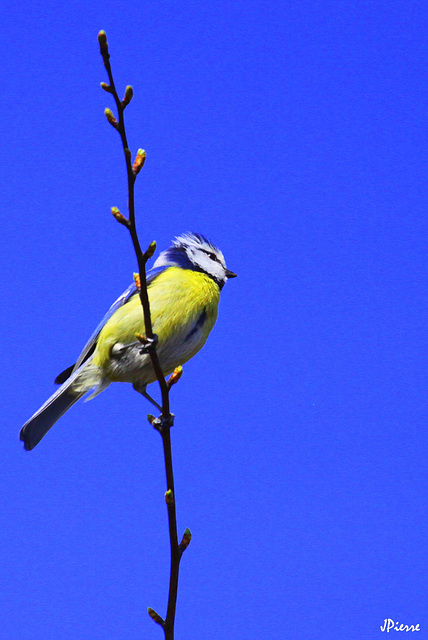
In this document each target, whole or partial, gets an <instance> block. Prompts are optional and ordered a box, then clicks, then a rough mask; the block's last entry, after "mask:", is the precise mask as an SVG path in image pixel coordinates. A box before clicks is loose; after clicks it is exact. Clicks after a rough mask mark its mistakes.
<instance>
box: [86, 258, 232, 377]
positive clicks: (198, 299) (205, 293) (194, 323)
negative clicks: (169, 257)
mask: <svg viewBox="0 0 428 640" xmlns="http://www.w3.org/2000/svg"><path fill="white" fill-rule="evenodd" d="M148 295H149V301H150V310H151V318H152V325H153V331H154V333H156V334H157V336H158V339H159V342H158V348H157V351H158V354H159V358H160V360H161V364H162V366H163V368H164V373H165V374H167V373H169V372H170V371H172V370H173V369H174V368H175V367H176V366H178V365H179V364H183V363H184V362H187V360H189V359H190V358H191V357H192V356H194V355H195V353H197V352H198V351H199V349H200V348H201V347H202V346H203V345H204V344H205V341H206V339H207V337H208V334H209V333H210V331H211V329H212V328H213V326H214V324H215V321H216V319H217V312H218V303H219V299H220V290H219V287H218V285H217V284H216V283H215V282H214V281H213V280H212V279H211V278H210V277H208V276H207V275H205V274H204V273H200V272H197V271H191V270H190V269H181V268H179V267H169V268H168V269H166V270H165V271H164V272H163V273H161V274H160V275H159V276H157V278H155V280H154V281H153V283H152V284H151V285H150V286H149V287H148ZM198 321H199V322H198ZM136 334H143V335H145V325H144V316H143V310H142V306H141V302H140V298H139V296H138V295H135V296H134V297H133V298H131V300H130V301H129V302H127V303H126V304H125V305H123V306H122V307H120V308H119V309H118V310H117V311H116V312H115V313H114V314H113V315H112V317H111V318H110V319H109V320H108V321H107V323H106V324H105V326H104V327H103V329H102V330H101V333H100V335H99V338H98V342H97V347H96V350H95V353H94V357H93V361H92V362H93V364H94V365H97V366H99V367H102V368H103V369H109V363H110V354H111V348H112V347H113V345H115V344H117V343H121V344H124V345H126V344H131V343H134V342H135V341H136V337H135V336H136ZM145 360H146V363H142V366H143V364H144V368H146V367H147V366H149V358H145ZM112 377H114V376H112Z"/></svg>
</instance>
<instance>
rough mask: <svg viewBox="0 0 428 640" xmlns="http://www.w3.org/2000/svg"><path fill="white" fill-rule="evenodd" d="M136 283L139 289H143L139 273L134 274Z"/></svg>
mask: <svg viewBox="0 0 428 640" xmlns="http://www.w3.org/2000/svg"><path fill="white" fill-rule="evenodd" d="M134 282H135V286H136V287H137V289H141V278H140V274H139V273H134Z"/></svg>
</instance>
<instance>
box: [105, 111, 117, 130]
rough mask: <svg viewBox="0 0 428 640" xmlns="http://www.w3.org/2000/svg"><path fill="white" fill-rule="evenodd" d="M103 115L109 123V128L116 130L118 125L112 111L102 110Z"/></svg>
mask: <svg viewBox="0 0 428 640" xmlns="http://www.w3.org/2000/svg"><path fill="white" fill-rule="evenodd" d="M104 115H105V117H106V118H107V120H108V121H109V122H110V124H111V126H112V127H114V128H115V129H117V128H118V126H119V125H118V122H117V120H116V118H115V117H114V115H113V111H112V110H111V109H108V108H107V109H104Z"/></svg>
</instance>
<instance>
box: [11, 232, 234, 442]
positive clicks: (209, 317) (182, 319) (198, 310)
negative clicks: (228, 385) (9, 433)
mask: <svg viewBox="0 0 428 640" xmlns="http://www.w3.org/2000/svg"><path fill="white" fill-rule="evenodd" d="M235 277H236V273H233V271H230V270H229V269H227V268H226V263H225V259H224V256H223V254H222V252H221V251H220V249H218V248H217V247H216V246H215V245H214V244H212V242H210V241H209V240H208V239H207V238H206V237H205V236H203V235H202V234H200V233H194V232H186V233H183V234H182V235H180V236H177V237H176V238H175V240H174V241H173V242H172V245H171V246H170V247H169V248H168V249H166V250H165V251H163V252H162V253H160V255H159V257H158V258H157V260H156V261H155V263H154V265H153V268H152V269H151V270H150V271H148V273H147V279H146V281H147V291H148V296H149V302H150V311H151V319H152V325H153V333H154V334H155V336H156V351H157V354H158V357H159V361H160V364H161V367H162V371H163V373H164V375H168V374H170V373H172V372H173V371H174V369H175V368H176V367H178V366H180V365H183V364H184V363H185V362H187V361H188V360H190V358H192V357H193V356H194V355H195V354H196V353H197V352H198V351H199V350H200V349H201V348H202V347H203V346H204V344H205V342H206V340H207V338H208V335H209V333H210V332H211V329H212V328H213V327H214V324H215V322H216V319H217V313H218V304H219V300H220V292H221V290H222V288H223V286H224V284H225V283H226V281H227V280H228V279H230V278H235ZM138 335H145V325H144V315H143V309H142V306H141V302H140V296H139V290H138V288H137V285H136V284H135V282H134V283H133V284H131V285H130V286H129V287H128V288H127V289H126V291H124V292H123V293H122V295H121V296H119V298H118V299H117V300H116V301H115V302H114V303H113V304H112V306H111V307H110V309H109V310H108V311H107V313H106V314H105V316H104V317H103V319H102V320H101V322H100V323H99V324H98V326H97V328H96V329H95V331H94V332H93V333H92V335H91V337H90V338H89V340H88V342H87V343H86V345H85V346H84V348H83V350H82V352H81V354H80V355H79V357H78V359H77V361H76V363H75V364H74V365H72V366H70V367H68V368H67V369H65V371H63V372H62V373H60V374H59V375H58V376H57V377H56V379H55V382H56V383H57V384H60V385H61V386H60V387H59V388H58V389H57V391H56V392H55V393H54V394H53V395H52V396H51V397H50V398H49V399H48V400H47V401H46V402H45V403H44V404H43V405H42V406H41V407H40V409H38V411H36V413H34V415H32V416H31V418H30V419H29V420H28V421H27V422H26V423H25V424H24V426H23V427H22V429H21V431H20V439H21V440H22V441H23V442H24V448H25V449H26V450H27V451H30V450H31V449H33V448H34V447H35V446H36V445H37V444H38V443H39V442H40V440H41V439H42V438H43V437H44V436H45V435H46V433H47V432H48V431H49V429H50V428H51V427H52V426H53V425H54V424H55V422H56V421H57V420H58V419H59V418H60V417H61V416H62V415H64V413H65V412H66V411H68V409H70V407H72V406H73V405H74V404H75V403H76V402H77V401H78V400H79V399H80V398H81V397H82V396H84V395H86V394H87V393H88V392H89V391H92V393H91V395H90V396H89V397H88V398H87V399H88V400H90V399H92V398H94V397H95V396H96V395H98V394H99V393H101V392H102V391H104V390H105V389H106V388H107V387H108V386H109V385H110V383H111V382H129V383H131V384H132V385H133V387H134V389H135V390H136V391H138V392H140V393H141V394H142V395H143V396H144V397H146V398H147V399H148V400H149V401H150V402H152V403H153V404H154V405H155V406H156V407H157V408H159V409H161V407H160V406H159V405H158V404H157V403H156V402H155V400H153V398H151V396H150V395H149V394H148V393H147V391H146V387H147V385H149V384H151V383H152V382H155V380H156V379H157V378H156V375H155V372H154V370H153V367H152V363H151V358H150V354H149V353H148V349H147V347H145V346H144V344H142V343H141V341H139V340H138V339H137V336H138Z"/></svg>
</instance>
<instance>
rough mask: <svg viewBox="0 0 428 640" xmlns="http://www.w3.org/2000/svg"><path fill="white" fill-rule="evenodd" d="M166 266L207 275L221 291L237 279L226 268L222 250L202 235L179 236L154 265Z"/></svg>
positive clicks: (234, 274)
mask: <svg viewBox="0 0 428 640" xmlns="http://www.w3.org/2000/svg"><path fill="white" fill-rule="evenodd" d="M166 266H169V267H172V266H174V267H180V268H181V269H191V270H193V271H200V272H202V273H205V274H206V275H207V276H209V277H210V278H212V279H213V280H214V281H215V282H217V284H218V286H219V287H220V289H221V288H222V287H223V285H224V283H225V282H226V280H227V279H228V278H236V273H233V271H229V269H227V268H226V263H225V261H224V256H223V254H222V252H221V251H220V249H218V248H217V247H215V246H214V245H213V244H212V243H211V242H210V241H209V240H207V238H205V237H204V236H203V235H201V234H200V233H183V235H181V236H178V237H177V238H176V239H175V240H174V242H173V243H172V246H171V247H169V249H167V250H166V251H163V252H162V253H161V254H160V256H159V258H158V259H157V260H156V262H155V263H154V265H153V267H154V268H156V267H166Z"/></svg>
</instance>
